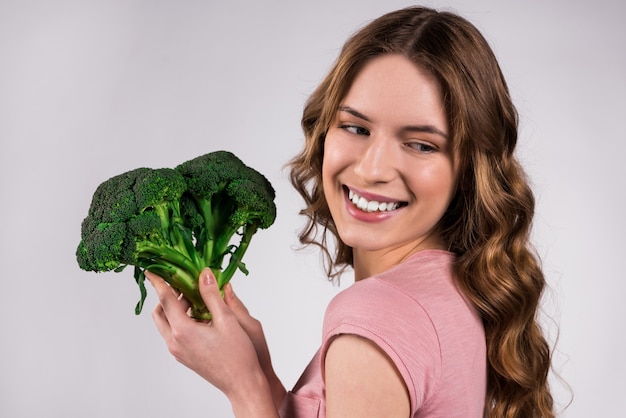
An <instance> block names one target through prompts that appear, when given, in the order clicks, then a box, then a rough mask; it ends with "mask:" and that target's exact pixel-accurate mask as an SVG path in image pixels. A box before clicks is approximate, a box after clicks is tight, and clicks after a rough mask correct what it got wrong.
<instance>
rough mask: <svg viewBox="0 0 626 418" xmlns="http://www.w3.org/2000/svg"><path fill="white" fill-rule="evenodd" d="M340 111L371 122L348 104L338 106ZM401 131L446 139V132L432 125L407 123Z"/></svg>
mask: <svg viewBox="0 0 626 418" xmlns="http://www.w3.org/2000/svg"><path fill="white" fill-rule="evenodd" d="M338 110H339V111H340V112H346V113H349V114H351V115H352V116H354V117H357V118H359V119H362V120H364V121H366V122H371V119H370V118H369V117H367V116H365V115H364V114H363V113H361V112H359V111H358V110H356V109H353V108H351V107H350V106H339V109H338ZM402 130H403V131H407V132H424V133H428V134H436V135H440V136H442V137H444V138H445V139H448V134H446V133H445V132H443V131H442V130H441V129H439V128H437V127H436V126H433V125H408V126H405V127H403V128H402Z"/></svg>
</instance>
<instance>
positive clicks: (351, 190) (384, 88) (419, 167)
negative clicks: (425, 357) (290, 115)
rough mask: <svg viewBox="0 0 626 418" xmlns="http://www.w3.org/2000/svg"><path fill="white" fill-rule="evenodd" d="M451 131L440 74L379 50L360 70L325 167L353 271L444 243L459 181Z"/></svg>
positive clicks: (329, 140)
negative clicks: (443, 224) (444, 221)
mask: <svg viewBox="0 0 626 418" xmlns="http://www.w3.org/2000/svg"><path fill="white" fill-rule="evenodd" d="M447 131H448V122H447V117H446V114H445V109H444V105H443V99H442V95H441V88H440V87H439V82H438V81H437V79H436V78H435V77H434V76H433V75H432V74H430V73H428V72H427V71H425V70H423V69H421V68H419V67H416V66H415V64H413V63H412V62H411V61H409V60H408V59H407V58H405V57H404V56H402V55H383V56H381V57H378V58H376V59H374V60H372V61H371V62H369V63H368V64H367V65H365V67H364V68H363V69H362V70H361V72H360V73H359V74H358V75H357V77H356V78H355V80H354V82H353V84H352V86H351V88H350V90H349V92H348V94H347V95H346V97H345V98H344V99H343V101H342V104H341V106H340V107H339V109H338V111H337V115H336V118H335V120H334V121H333V123H332V124H331V126H330V128H329V129H328V132H327V133H326V138H325V142H324V165H323V169H322V179H323V187H324V192H325V196H326V201H327V203H328V208H329V209H330V213H331V216H332V218H333V221H334V224H335V226H336V228H337V232H338V234H339V236H340V238H341V240H342V242H343V243H344V244H345V245H347V246H349V247H351V248H352V251H353V254H354V263H353V267H354V271H355V279H357V280H359V279H362V278H365V277H370V276H374V275H376V274H378V273H381V272H383V271H385V270H387V269H388V268H390V267H391V266H394V265H396V264H398V263H399V262H400V261H401V260H405V259H406V258H408V257H409V256H411V255H412V254H414V253H416V252H417V251H420V250H423V249H434V248H436V249H446V245H445V243H444V242H443V240H442V238H441V234H440V231H438V230H437V226H438V223H439V219H441V217H442V216H443V214H444V212H445V211H446V209H447V207H448V206H449V204H450V200H451V199H452V196H453V192H454V189H455V184H456V171H455V167H454V158H453V155H452V152H451V147H450V146H449V144H448V138H447V134H446V132H447ZM350 195H352V197H351V196H350ZM353 199H354V200H356V201H357V203H356V205H355V204H354V203H353V201H352V200H353ZM380 203H382V204H383V205H384V209H385V210H384V211H381V210H380ZM390 209H393V210H390Z"/></svg>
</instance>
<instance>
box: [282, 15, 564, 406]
mask: <svg viewBox="0 0 626 418" xmlns="http://www.w3.org/2000/svg"><path fill="white" fill-rule="evenodd" d="M383 54H402V55H403V56H405V57H407V58H408V59H410V60H411V61H413V62H414V63H415V64H416V65H419V66H421V67H422V68H426V69H428V70H430V71H431V72H432V73H433V74H434V75H435V76H436V77H437V78H438V80H439V82H440V83H441V88H442V91H443V99H444V104H445V107H446V113H447V117H448V121H449V124H450V126H449V129H450V137H451V140H452V144H453V147H454V150H455V153H454V154H455V155H457V156H458V158H459V160H458V164H459V167H460V170H459V178H458V188H457V192H456V194H455V196H454V197H453V199H452V202H451V203H450V206H449V208H448V209H447V211H446V213H445V214H444V216H443V218H442V219H441V221H440V228H441V231H442V236H443V238H444V240H445V242H446V244H447V245H448V248H449V250H450V251H452V252H454V253H456V255H457V261H456V264H455V269H456V276H457V280H458V285H459V287H460V288H461V289H462V291H463V292H464V293H465V294H466V296H467V297H468V298H469V299H470V300H471V301H472V303H473V304H474V306H475V307H476V308H477V310H478V311H479V313H480V315H481V317H482V319H483V323H484V326H485V334H486V344H487V356H488V380H487V398H486V411H485V413H486V416H487V417H507V418H509V417H533V418H534V417H554V412H553V399H552V395H551V393H550V390H549V387H548V382H547V380H548V372H549V369H550V362H551V360H550V358H551V353H550V349H549V346H548V344H547V342H546V340H545V338H544V337H543V334H542V331H541V329H540V327H539V325H538V323H537V318H536V316H537V311H538V308H539V302H540V298H541V294H542V291H543V288H544V286H545V279H544V276H543V273H542V271H541V267H540V264H539V260H538V257H537V256H536V255H535V254H534V251H533V250H532V247H531V245H530V242H529V237H530V229H531V222H532V217H533V213H534V205H535V202H534V197H533V194H532V191H531V189H530V187H529V185H528V181H527V179H526V177H525V174H524V171H523V170H522V168H521V167H520V165H519V163H518V162H517V160H516V158H515V156H514V149H515V145H516V142H517V125H518V116H517V112H516V110H515V107H514V106H513V104H512V102H511V98H510V95H509V92H508V87H507V85H506V82H505V80H504V77H503V75H502V72H501V70H500V67H499V65H498V63H497V60H496V58H495V56H494V54H493V52H492V50H491V48H490V47H489V45H488V43H487V42H486V40H485V39H484V38H483V36H482V35H481V34H480V32H479V31H478V30H477V29H476V28H475V27H474V26H473V25H472V24H471V23H469V22H468V21H467V20H465V19H464V18H462V17H460V16H458V15H456V14H453V13H450V12H438V11H435V10H432V9H427V8H421V7H411V8H406V9H401V10H398V11H395V12H391V13H388V14H386V15H384V16H382V17H380V18H378V19H376V20H374V21H373V22H371V23H370V24H369V25H367V26H365V27H364V28H363V29H362V30H360V31H359V32H357V33H356V34H355V35H353V36H352V37H351V38H350V39H349V40H348V41H347V42H346V44H345V45H344V48H343V49H342V52H341V54H340V56H339V58H338V60H337V61H336V63H335V65H334V67H333V68H332V69H331V71H330V73H329V74H328V76H327V77H326V78H325V79H324V80H323V82H322V83H321V85H320V86H319V87H318V88H317V89H316V90H315V91H314V92H313V94H312V95H311V96H310V97H309V100H308V101H307V103H306V106H305V109H304V113H303V116H302V128H303V130H304V133H305V138H306V142H305V147H304V149H303V150H302V152H301V153H300V154H298V155H297V156H296V157H295V158H294V159H293V160H292V161H291V163H290V168H291V174H290V179H291V182H292V184H293V185H294V187H295V188H296V189H297V191H298V192H299V193H300V194H301V195H302V197H303V198H304V200H305V203H306V207H305V209H303V210H302V211H301V213H302V214H304V215H306V217H307V224H306V226H305V227H304V229H303V231H302V232H301V234H300V241H301V242H302V243H303V244H314V245H317V246H319V247H320V248H321V249H322V250H323V252H324V254H325V255H326V257H327V267H328V275H329V277H331V278H333V277H336V276H338V275H339V274H340V273H341V271H342V270H343V269H344V268H345V267H347V266H351V265H352V261H353V260H352V249H351V248H350V247H348V246H346V245H345V244H344V243H342V242H341V240H340V239H339V236H338V234H337V230H336V228H335V225H334V223H333V219H332V217H331V215H330V211H329V209H328V205H327V203H326V200H325V197H324V190H323V186H322V179H321V173H322V158H323V147H324V137H325V133H326V131H327V130H328V128H329V127H330V124H331V121H332V120H333V118H334V116H335V113H336V111H337V109H338V107H339V105H340V101H341V100H342V99H343V98H344V97H345V95H346V94H347V92H348V89H349V88H350V86H351V84H352V81H353V80H354V78H355V76H356V75H357V74H358V72H359V71H360V69H361V68H363V66H364V65H365V64H366V63H367V62H368V61H369V60H370V59H371V58H373V57H376V56H380V55H383ZM329 232H330V234H331V235H332V237H334V238H335V240H334V241H333V242H328V240H327V235H328V233H329ZM332 245H334V246H335V247H334V249H332V250H331V249H330V247H331V246H332Z"/></svg>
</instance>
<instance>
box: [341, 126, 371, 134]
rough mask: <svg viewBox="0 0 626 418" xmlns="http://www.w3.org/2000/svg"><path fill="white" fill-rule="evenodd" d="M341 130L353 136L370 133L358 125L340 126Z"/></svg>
mask: <svg viewBox="0 0 626 418" xmlns="http://www.w3.org/2000/svg"><path fill="white" fill-rule="evenodd" d="M340 128H341V129H343V130H344V131H347V132H349V133H351V134H354V135H369V134H370V131H368V130H367V129H365V128H364V127H362V126H358V125H341V126H340Z"/></svg>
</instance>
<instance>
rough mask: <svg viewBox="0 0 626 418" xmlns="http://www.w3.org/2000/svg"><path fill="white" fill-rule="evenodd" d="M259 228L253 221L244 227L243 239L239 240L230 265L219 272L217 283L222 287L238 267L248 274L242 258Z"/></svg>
mask: <svg viewBox="0 0 626 418" xmlns="http://www.w3.org/2000/svg"><path fill="white" fill-rule="evenodd" d="M257 229H258V224H257V223H251V224H248V225H245V226H244V228H243V234H242V236H241V241H240V242H239V246H238V247H237V249H236V250H235V251H234V252H233V253H232V254H231V255H230V260H229V263H228V266H226V268H225V269H224V270H223V271H222V272H221V273H220V274H219V277H217V283H218V285H219V287H220V289H222V288H223V287H224V286H225V285H226V284H227V283H228V282H229V281H230V279H231V278H232V277H233V275H234V274H235V272H236V271H237V269H238V268H239V269H241V270H242V271H243V272H244V273H246V274H247V271H246V270H245V266H244V264H243V263H242V261H241V260H242V259H243V256H244V254H245V253H246V251H247V250H248V246H249V245H250V240H251V239H252V236H253V235H254V234H255V233H256V231H257Z"/></svg>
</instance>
